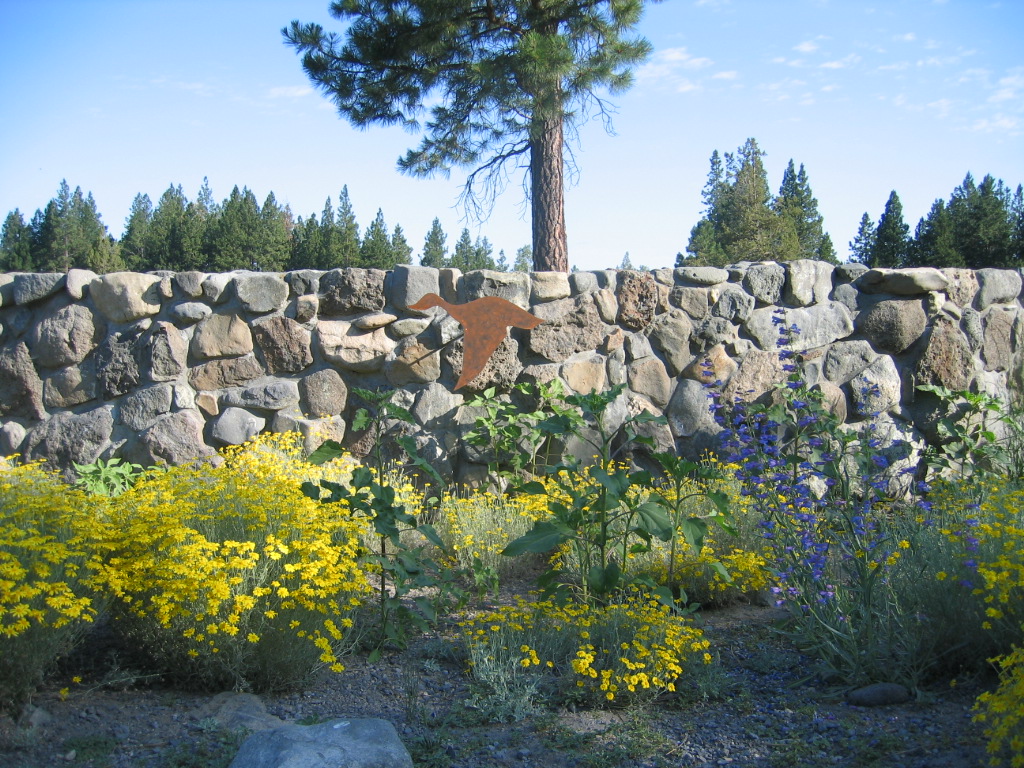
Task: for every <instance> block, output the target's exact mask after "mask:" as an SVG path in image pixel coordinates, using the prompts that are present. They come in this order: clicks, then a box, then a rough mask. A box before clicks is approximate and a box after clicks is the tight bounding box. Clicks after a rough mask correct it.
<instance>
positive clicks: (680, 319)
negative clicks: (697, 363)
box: [650, 309, 693, 376]
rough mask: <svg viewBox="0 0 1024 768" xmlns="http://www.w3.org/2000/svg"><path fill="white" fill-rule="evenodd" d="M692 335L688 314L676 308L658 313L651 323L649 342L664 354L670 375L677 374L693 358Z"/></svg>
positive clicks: (691, 325)
mask: <svg viewBox="0 0 1024 768" xmlns="http://www.w3.org/2000/svg"><path fill="white" fill-rule="evenodd" d="M692 335H693V324H692V323H691V322H690V318H689V316H688V315H687V314H686V313H685V312H683V311H682V310H678V309H673V310H670V311H668V312H666V313H664V314H662V315H658V317H657V318H656V319H655V321H654V323H653V324H652V325H651V329H650V340H651V343H652V344H653V345H654V346H655V347H657V348H658V350H659V351H660V352H661V354H662V355H663V356H664V358H665V364H666V366H667V367H668V372H669V374H671V375H672V376H678V375H679V373H680V372H681V371H682V370H683V369H684V368H685V367H686V366H688V365H689V364H690V362H691V361H692V360H693V355H692V354H691V353H690V337H691V336H692Z"/></svg>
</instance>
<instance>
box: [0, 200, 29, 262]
mask: <svg viewBox="0 0 1024 768" xmlns="http://www.w3.org/2000/svg"><path fill="white" fill-rule="evenodd" d="M34 271H35V265H34V263H33V261H32V230H31V228H30V227H29V226H28V224H26V223H25V219H24V217H23V216H22V215H21V211H19V210H18V209H17V208H15V209H14V210H13V211H11V212H10V213H9V214H7V218H6V219H4V225H3V230H0V272H34Z"/></svg>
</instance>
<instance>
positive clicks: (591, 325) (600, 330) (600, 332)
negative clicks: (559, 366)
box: [528, 294, 606, 363]
mask: <svg viewBox="0 0 1024 768" xmlns="http://www.w3.org/2000/svg"><path fill="white" fill-rule="evenodd" d="M534 312H535V314H536V315H537V317H539V318H541V319H542V320H543V321H544V322H543V324H541V325H539V326H537V327H536V328H534V329H533V330H531V331H530V332H529V345H528V346H529V349H530V352H532V353H533V354H536V355H540V356H541V357H543V358H545V359H547V360H550V361H551V362H553V363H561V362H563V361H565V360H566V359H568V358H569V357H570V356H571V355H574V354H576V353H577V352H588V351H593V350H595V349H597V347H598V345H599V344H600V343H601V341H602V340H603V339H604V337H605V332H606V327H605V324H604V323H603V322H602V320H601V317H600V316H599V315H598V312H597V307H596V306H595V305H594V298H593V296H592V295H591V294H581V295H579V296H576V297H575V298H571V299H559V300H557V301H549V302H547V303H545V304H538V305H537V306H536V307H534Z"/></svg>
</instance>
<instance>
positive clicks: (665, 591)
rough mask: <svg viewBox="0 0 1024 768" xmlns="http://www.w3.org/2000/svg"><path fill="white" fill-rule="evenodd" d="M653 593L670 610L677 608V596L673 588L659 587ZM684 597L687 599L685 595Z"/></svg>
mask: <svg viewBox="0 0 1024 768" xmlns="http://www.w3.org/2000/svg"><path fill="white" fill-rule="evenodd" d="M651 594H652V595H654V597H656V598H657V600H658V602H659V603H661V604H662V605H664V606H665V607H666V608H668V609H669V610H672V611H674V610H676V608H677V606H676V596H675V595H673V594H672V590H671V589H669V588H668V587H658V588H657V589H655V590H654V591H653V592H652V593H651ZM683 599H684V600H685V599H686V598H685V597H684V598H683Z"/></svg>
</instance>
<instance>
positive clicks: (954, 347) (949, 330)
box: [913, 315, 974, 392]
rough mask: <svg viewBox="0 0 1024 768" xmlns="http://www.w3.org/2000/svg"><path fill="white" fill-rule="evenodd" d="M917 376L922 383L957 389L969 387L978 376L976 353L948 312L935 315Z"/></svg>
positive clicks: (915, 378) (916, 367) (916, 365)
mask: <svg viewBox="0 0 1024 768" xmlns="http://www.w3.org/2000/svg"><path fill="white" fill-rule="evenodd" d="M913 375H914V380H915V381H916V382H917V383H918V384H937V385H939V386H943V387H946V388H947V389H951V390H953V391H954V392H957V391H961V390H966V389H967V388H968V387H969V386H970V384H971V381H972V380H973V379H974V356H973V355H972V354H971V348H970V346H968V344H967V339H966V338H965V337H964V335H963V333H961V332H960V329H959V328H958V327H957V325H956V324H955V323H954V322H953V321H952V320H951V319H950V318H948V317H946V316H945V315H939V316H937V317H936V318H935V320H934V322H933V324H932V327H931V330H930V331H929V333H928V335H927V341H926V343H925V347H924V350H923V351H922V352H921V356H920V357H919V358H918V360H917V362H916V363H915V364H914V367H913Z"/></svg>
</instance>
